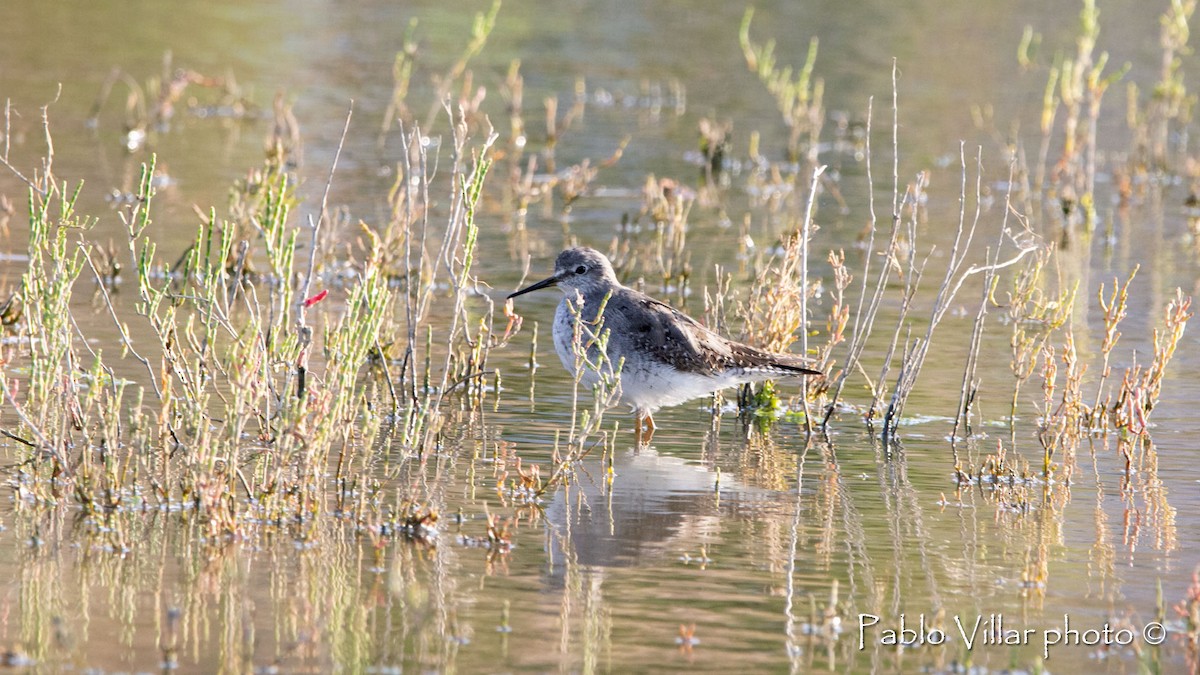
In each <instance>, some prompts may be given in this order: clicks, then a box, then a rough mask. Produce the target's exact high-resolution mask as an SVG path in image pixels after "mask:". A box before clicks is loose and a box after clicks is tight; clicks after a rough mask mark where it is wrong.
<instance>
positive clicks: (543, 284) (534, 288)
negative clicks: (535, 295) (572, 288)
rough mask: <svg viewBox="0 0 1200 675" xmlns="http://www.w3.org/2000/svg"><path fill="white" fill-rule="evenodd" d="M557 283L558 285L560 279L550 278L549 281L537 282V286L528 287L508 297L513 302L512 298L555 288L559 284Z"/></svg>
mask: <svg viewBox="0 0 1200 675" xmlns="http://www.w3.org/2000/svg"><path fill="white" fill-rule="evenodd" d="M557 283H558V277H550V278H549V279H542V280H541V281H539V282H537V283H536V284H532V285H530V286H526V287H525V288H522V289H521V290H519V291H517V292H515V293H512V294H511V295H509V296H508V297H509V299H510V300H511V299H512V298H515V297H517V296H518V295H525V294H526V293H529V292H532V291H537V290H541V289H543V288H547V287H550V286H553V285H554V284H557Z"/></svg>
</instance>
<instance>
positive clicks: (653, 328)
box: [605, 288, 821, 375]
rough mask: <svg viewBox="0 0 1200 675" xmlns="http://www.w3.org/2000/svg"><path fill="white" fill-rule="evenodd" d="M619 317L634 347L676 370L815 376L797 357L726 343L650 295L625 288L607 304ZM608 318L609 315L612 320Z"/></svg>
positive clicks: (705, 372)
mask: <svg viewBox="0 0 1200 675" xmlns="http://www.w3.org/2000/svg"><path fill="white" fill-rule="evenodd" d="M610 312H611V313H615V314H616V315H619V316H621V317H622V318H623V319H624V320H625V321H626V322H627V323H628V325H627V326H623V327H620V328H618V327H616V326H614V328H616V329H617V330H623V331H628V336H629V338H630V341H631V343H632V344H633V345H634V348H635V349H636V350H638V351H640V352H643V353H646V354H650V353H656V354H657V355H658V358H659V359H661V360H662V361H663V362H665V363H669V364H670V365H671V366H673V367H674V368H676V369H677V370H681V371H683V372H689V373H696V374H700V375H716V374H718V373H723V372H725V371H727V370H730V369H736V370H743V369H751V370H758V369H761V370H778V371H779V372H780V374H781V375H788V374H794V375H820V374H821V373H820V371H818V370H814V369H813V368H812V364H811V363H810V362H809V361H808V360H807V359H804V358H802V357H799V356H794V355H790V354H772V353H770V352H766V351H763V350H761V349H758V348H755V347H751V346H750V345H746V344H742V343H740V342H734V341H733V340H727V339H725V338H723V337H721V336H720V335H718V334H716V333H714V332H713V331H711V330H709V329H708V328H705V327H704V326H703V325H701V324H700V323H699V322H697V321H696V320H695V319H693V318H691V317H690V316H688V315H686V314H684V313H683V312H680V311H679V310H677V309H675V308H673V307H671V306H670V305H667V304H666V303H663V302H659V301H658V300H655V299H654V298H651V297H650V296H648V295H646V294H644V293H639V292H637V291H634V290H632V289H629V288H623V289H621V292H619V293H616V294H614V296H613V297H612V298H611V299H610V300H609V306H608V309H606V310H605V313H606V314H609V313H610ZM612 315H613V314H609V316H612Z"/></svg>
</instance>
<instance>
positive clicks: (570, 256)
mask: <svg viewBox="0 0 1200 675" xmlns="http://www.w3.org/2000/svg"><path fill="white" fill-rule="evenodd" d="M554 285H557V286H558V287H559V288H560V289H562V292H563V293H566V294H568V295H575V293H576V292H578V293H580V294H582V295H584V296H588V295H590V294H592V293H599V292H607V291H608V290H610V289H612V288H613V287H615V286H618V285H619V282H618V281H617V275H616V273H615V272H613V267H612V263H610V262H609V261H608V258H606V257H605V256H604V254H603V253H601V252H599V251H597V250H596V249H593V248H587V247H586V246H578V247H575V248H569V249H566V250H565V251H563V252H562V253H559V254H558V258H557V259H555V261H554V275H553V276H550V277H547V278H545V279H542V280H541V281H539V282H537V283H535V284H531V285H529V286H526V287H525V288H522V289H521V290H519V291H517V292H515V293H513V294H512V295H509V296H508V297H510V298H515V297H517V296H518V295H523V294H525V293H529V292H530V291H536V290H538V289H541V288H546V287H547V286H554Z"/></svg>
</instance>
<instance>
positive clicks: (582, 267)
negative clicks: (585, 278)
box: [575, 265, 587, 274]
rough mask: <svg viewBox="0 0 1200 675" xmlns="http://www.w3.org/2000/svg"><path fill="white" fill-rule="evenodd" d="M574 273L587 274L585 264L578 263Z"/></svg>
mask: <svg viewBox="0 0 1200 675" xmlns="http://www.w3.org/2000/svg"><path fill="white" fill-rule="evenodd" d="M575 274H587V265H580V266H579V267H576V268H575Z"/></svg>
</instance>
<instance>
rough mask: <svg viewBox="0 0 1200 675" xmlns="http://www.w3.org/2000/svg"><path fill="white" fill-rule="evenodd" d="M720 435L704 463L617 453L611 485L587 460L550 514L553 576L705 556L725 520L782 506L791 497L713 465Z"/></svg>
mask: <svg viewBox="0 0 1200 675" xmlns="http://www.w3.org/2000/svg"><path fill="white" fill-rule="evenodd" d="M715 438H716V434H715V430H713V431H710V432H709V433H708V434H707V435H706V438H705V440H704V444H703V445H704V448H703V453H702V454H703V456H704V458H705V463H706V464H708V465H710V466H712V467H713V468H710V467H709V466H705V465H701V464H698V463H696V462H695V461H692V460H687V459H683V458H681V457H677V456H674V455H672V454H669V453H668V452H665V451H659V450H657V449H655V448H653V447H643V448H641V449H640V450H635V449H632V448H630V449H627V450H624V451H622V450H618V451H617V454H616V455H615V457H614V458H613V470H614V472H615V475H616V477H615V479H614V481H613V482H612V483H611V484H609V483H608V481H607V480H606V471H605V468H604V466H603V464H602V462H601V461H600V460H598V459H597V460H588V461H585V462H584V463H583V465H582V466H580V467H579V469H578V470H577V472H576V476H575V479H574V480H572V481H571V483H570V485H568V486H566V487H563V488H561V489H559V490H558V491H557V492H556V493H555V495H554V498H553V500H552V501H551V502H550V504H549V505H548V506H547V507H546V511H545V515H546V520H547V523H548V527H549V546H550V547H551V551H550V554H551V560H552V564H551V567H550V575H551V576H552V577H561V576H562V574H563V570H564V567H565V566H566V565H568V564H576V565H581V566H585V567H635V566H636V567H644V566H647V565H652V564H654V563H655V562H656V561H657V562H658V563H659V564H661V563H662V562H663V560H664V559H666V558H675V557H678V556H681V555H683V554H685V553H687V552H695V551H700V550H703V548H704V547H705V546H706V545H707V544H709V543H711V542H714V541H717V540H718V538H719V536H720V533H721V529H722V523H723V519H725V518H728V517H731V516H734V517H736V516H737V514H738V513H740V512H744V511H746V510H748V509H749V510H757V509H758V508H760V507H761V505H762V504H763V502H770V503H772V504H776V503H778V504H782V503H784V502H786V501H787V499H788V496H787V494H786V492H779V491H776V490H770V489H764V488H761V487H756V486H752V485H747V484H745V483H744V482H742V481H739V480H738V479H737V478H736V477H734V476H731V475H730V474H729V473H721V472H719V471H718V470H717V469H716V468H715V464H714V463H713V462H711V461H710V460H711V458H713V457H715V456H716V455H718V454H719V449H718V448H717V446H716V441H715Z"/></svg>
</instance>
